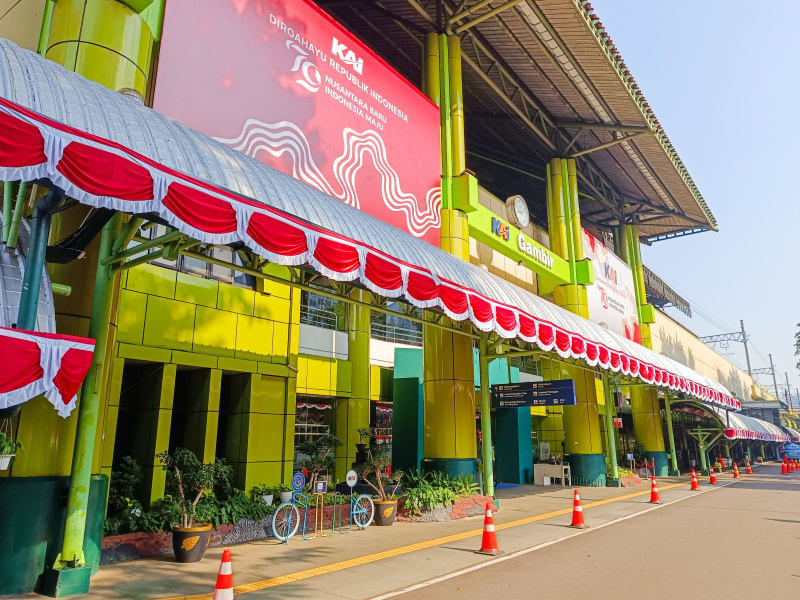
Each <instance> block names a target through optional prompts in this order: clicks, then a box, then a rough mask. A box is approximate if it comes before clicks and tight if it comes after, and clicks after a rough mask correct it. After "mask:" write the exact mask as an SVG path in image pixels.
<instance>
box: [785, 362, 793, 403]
mask: <svg viewBox="0 0 800 600" xmlns="http://www.w3.org/2000/svg"><path fill="white" fill-rule="evenodd" d="M783 374H784V375H785V376H786V402H788V404H789V408H790V409H791V408H792V388H790V387H789V373H786V372H785V371H784V373H783Z"/></svg>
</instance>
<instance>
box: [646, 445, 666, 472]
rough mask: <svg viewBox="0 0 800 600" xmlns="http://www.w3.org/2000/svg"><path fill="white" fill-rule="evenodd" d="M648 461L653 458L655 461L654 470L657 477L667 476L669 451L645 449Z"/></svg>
mask: <svg viewBox="0 0 800 600" xmlns="http://www.w3.org/2000/svg"><path fill="white" fill-rule="evenodd" d="M644 456H645V458H646V459H647V462H650V461H651V460H654V461H655V463H656V464H655V467H654V471H655V474H656V477H666V475H667V474H668V473H669V462H667V453H666V452H650V451H645V453H644Z"/></svg>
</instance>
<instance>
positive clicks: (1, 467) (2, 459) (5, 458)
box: [0, 454, 15, 471]
mask: <svg viewBox="0 0 800 600" xmlns="http://www.w3.org/2000/svg"><path fill="white" fill-rule="evenodd" d="M14 456H15V455H14V454H0V471H5V470H6V469H7V468H8V466H9V465H10V464H11V459H12V458H14Z"/></svg>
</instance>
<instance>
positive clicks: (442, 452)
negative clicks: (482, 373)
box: [422, 325, 478, 476]
mask: <svg viewBox="0 0 800 600" xmlns="http://www.w3.org/2000/svg"><path fill="white" fill-rule="evenodd" d="M422 337H423V383H422V387H423V396H424V402H423V408H424V423H425V439H424V448H425V459H424V460H423V461H422V469H423V470H425V471H443V472H445V473H448V474H450V475H460V474H467V473H469V474H472V475H473V476H475V474H476V461H475V457H476V456H477V453H478V447H477V440H476V430H475V381H474V368H473V353H472V338H469V337H466V336H463V335H459V334H458V333H451V332H449V331H445V330H444V329H441V328H439V327H432V326H425V325H423V328H422Z"/></svg>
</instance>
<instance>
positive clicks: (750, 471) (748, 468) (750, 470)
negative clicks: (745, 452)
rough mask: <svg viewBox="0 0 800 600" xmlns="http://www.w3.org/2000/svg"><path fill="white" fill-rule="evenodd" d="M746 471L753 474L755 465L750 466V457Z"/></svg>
mask: <svg viewBox="0 0 800 600" xmlns="http://www.w3.org/2000/svg"><path fill="white" fill-rule="evenodd" d="M745 473H747V474H749V475H752V474H753V467H751V466H750V459H749V458H748V459H747V470H746V471H745Z"/></svg>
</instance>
